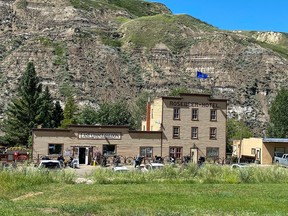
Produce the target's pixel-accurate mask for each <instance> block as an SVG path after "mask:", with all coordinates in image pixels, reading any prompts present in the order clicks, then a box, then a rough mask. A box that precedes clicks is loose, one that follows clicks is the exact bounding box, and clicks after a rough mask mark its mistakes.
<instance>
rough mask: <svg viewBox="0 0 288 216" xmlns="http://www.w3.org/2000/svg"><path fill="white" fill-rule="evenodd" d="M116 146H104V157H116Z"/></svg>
mask: <svg viewBox="0 0 288 216" xmlns="http://www.w3.org/2000/svg"><path fill="white" fill-rule="evenodd" d="M115 154H116V145H103V155H107V156H109V155H115Z"/></svg>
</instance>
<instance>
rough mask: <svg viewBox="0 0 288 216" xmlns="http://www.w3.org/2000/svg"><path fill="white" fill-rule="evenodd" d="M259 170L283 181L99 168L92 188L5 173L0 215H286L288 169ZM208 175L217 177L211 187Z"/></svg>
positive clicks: (67, 178)
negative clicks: (113, 170)
mask: <svg viewBox="0 0 288 216" xmlns="http://www.w3.org/2000/svg"><path fill="white" fill-rule="evenodd" d="M190 169H191V170H192V168H190ZM193 169H194V167H193ZM258 169H259V168H253V170H252V173H257V175H259V174H261V172H263V173H264V172H265V173H270V175H274V174H275V173H278V174H276V175H277V176H278V178H283V177H284V178H285V179H282V180H279V179H278V181H273V180H272V179H273V178H272V177H271V178H270V180H269V181H270V182H269V181H267V180H264V178H257V179H258V180H256V178H255V177H254V174H251V173H250V174H251V176H250V178H249V179H250V180H249V181H246V183H244V182H241V178H242V177H241V175H243V173H242V174H241V172H243V171H241V170H231V169H229V168H227V167H226V168H223V167H221V166H220V167H217V168H215V166H214V167H212V166H211V167H209V166H207V167H204V168H201V169H200V170H199V171H198V172H197V173H196V174H195V173H193V176H192V175H190V176H189V175H188V174H187V175H186V174H181V172H184V170H182V171H179V170H180V169H177V170H176V171H175V169H173V168H167V169H166V170H164V171H159V172H150V173H140V172H129V173H117V174H116V173H113V172H111V170H102V169H99V170H96V171H95V173H94V174H92V175H91V176H87V178H89V179H91V180H93V182H94V183H93V184H75V183H73V179H74V178H76V176H74V174H73V173H67V172H59V173H51V172H50V173H49V174H48V173H46V172H35V171H33V172H30V171H27V170H21V171H11V170H10V171H1V172H0V191H1V195H0V215H9V216H10V215H123V216H124V215H163V216H164V215H165V216H166V215H287V212H288V205H287V204H288V195H287V191H286V190H285V188H286V186H287V170H286V169H283V168H280V167H273V168H269V169H268V168H265V169H263V168H260V171H259V170H258ZM215 170H216V171H215ZM276 170H278V171H276ZM173 172H175V173H176V175H177V177H173V176H174V174H171V173H173ZM244 172H246V171H244ZM248 172H250V171H248ZM215 173H216V175H215ZM220 173H222V175H221V177H219V174H220ZM279 173H281V174H279ZM190 174H192V173H190ZM204 174H205V176H206V178H207V177H208V176H209V175H212V176H214V177H212V176H210V177H209V179H210V180H209V182H210V183H208V181H205V177H204ZM250 174H245V175H250ZM31 175H34V176H33V177H31ZM179 175H180V176H179ZM181 175H182V176H181ZM285 175H286V176H285ZM228 176H230V177H229V178H231V176H236V177H235V178H234V180H235V179H238V180H237V181H236V182H235V181H234V180H233V181H230V180H229V181H228V179H229V178H228ZM201 179H202V180H201ZM203 179H204V180H203ZM219 179H226V180H223V181H220V180H219ZM229 182H233V183H229Z"/></svg>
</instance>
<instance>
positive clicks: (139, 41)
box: [120, 15, 217, 52]
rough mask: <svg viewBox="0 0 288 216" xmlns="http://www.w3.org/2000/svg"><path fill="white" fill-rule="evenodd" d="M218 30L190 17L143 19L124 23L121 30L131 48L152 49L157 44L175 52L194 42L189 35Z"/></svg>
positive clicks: (172, 16)
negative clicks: (162, 44) (164, 45)
mask: <svg viewBox="0 0 288 216" xmlns="http://www.w3.org/2000/svg"><path fill="white" fill-rule="evenodd" d="M151 26H153V28H151ZM216 30H217V29H216V28H214V27H213V26H211V25H208V24H207V23H204V22H201V21H200V20H198V19H195V18H193V17H191V16H188V15H155V16H149V17H141V18H138V19H134V20H131V21H129V22H126V23H124V24H123V25H122V26H121V28H120V31H122V32H123V33H124V38H123V39H122V41H123V42H124V43H129V44H130V46H134V47H146V48H148V49H151V48H153V47H154V46H155V45H156V44H157V43H164V44H166V45H167V46H168V47H169V48H170V49H171V50H172V51H175V52H177V51H180V50H182V49H183V48H185V47H187V46H188V45H189V44H191V42H193V41H194V37H188V35H192V34H195V33H197V32H202V31H206V32H207V33H209V32H212V31H216ZM139 32H141V34H139Z"/></svg>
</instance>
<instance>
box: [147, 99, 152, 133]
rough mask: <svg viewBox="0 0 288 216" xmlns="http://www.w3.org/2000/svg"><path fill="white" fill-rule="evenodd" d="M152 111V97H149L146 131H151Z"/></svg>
mask: <svg viewBox="0 0 288 216" xmlns="http://www.w3.org/2000/svg"><path fill="white" fill-rule="evenodd" d="M150 112H151V102H150V97H148V102H147V106H146V131H150Z"/></svg>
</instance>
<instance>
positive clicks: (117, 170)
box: [112, 166, 129, 172]
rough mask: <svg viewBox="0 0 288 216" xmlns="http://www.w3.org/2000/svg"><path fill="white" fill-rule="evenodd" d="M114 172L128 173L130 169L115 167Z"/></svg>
mask: <svg viewBox="0 0 288 216" xmlns="http://www.w3.org/2000/svg"><path fill="white" fill-rule="evenodd" d="M112 170H113V171H114V172H128V171H129V169H128V168H127V167H126V166H117V167H113V168H112Z"/></svg>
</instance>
